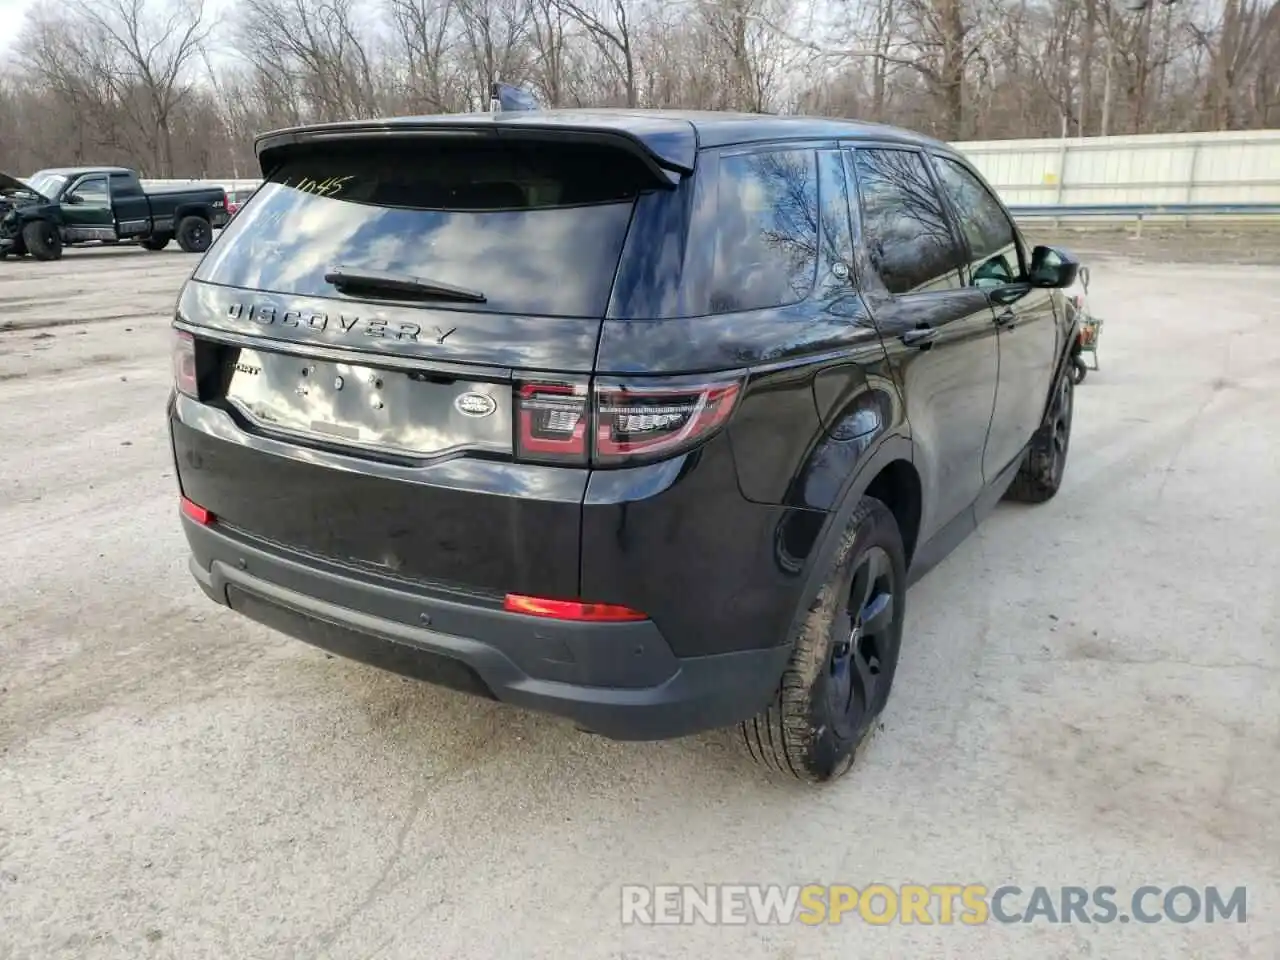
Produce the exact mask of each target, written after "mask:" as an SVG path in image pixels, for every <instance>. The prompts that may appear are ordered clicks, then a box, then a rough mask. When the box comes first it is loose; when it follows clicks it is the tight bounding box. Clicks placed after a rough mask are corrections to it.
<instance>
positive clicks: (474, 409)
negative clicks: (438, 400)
mask: <svg viewBox="0 0 1280 960" xmlns="http://www.w3.org/2000/svg"><path fill="white" fill-rule="evenodd" d="M453 405H454V407H456V408H457V411H458V412H459V413H460V414H462V415H463V416H464V417H487V416H489V414H491V413H493V411H495V410H497V409H498V404H497V402H496V401H495V400H494V399H493V397H491V396H489V395H488V394H487V393H464V394H461V395H460V396H459V397H458V398H457V399H456V400H454V401H453Z"/></svg>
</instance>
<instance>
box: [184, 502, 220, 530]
mask: <svg viewBox="0 0 1280 960" xmlns="http://www.w3.org/2000/svg"><path fill="white" fill-rule="evenodd" d="M182 512H183V513H185V514H186V515H187V516H188V517H190V518H191V519H192V520H194V521H195V522H196V523H198V524H200V526H202V527H207V526H208V525H209V524H211V523H213V514H212V513H210V512H209V511H208V510H206V509H205V508H204V507H202V506H200V504H198V503H192V502H191V501H190V500H188V499H187V498H186V497H183V498H182Z"/></svg>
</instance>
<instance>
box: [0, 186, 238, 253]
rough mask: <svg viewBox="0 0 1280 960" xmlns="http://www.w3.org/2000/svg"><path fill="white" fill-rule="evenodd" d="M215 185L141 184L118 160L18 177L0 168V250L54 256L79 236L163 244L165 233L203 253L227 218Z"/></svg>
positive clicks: (152, 245)
mask: <svg viewBox="0 0 1280 960" xmlns="http://www.w3.org/2000/svg"><path fill="white" fill-rule="evenodd" d="M227 219H228V217H227V200H226V194H225V193H224V192H223V190H222V188H220V187H205V186H187V185H180V186H171V187H169V186H166V187H153V188H150V189H146V190H144V189H143V187H142V183H141V182H140V181H139V180H138V175H137V174H136V173H135V172H134V171H132V170H129V169H127V168H125V167H67V168H60V169H50V170H40V171H38V172H37V173H34V174H32V175H31V176H30V177H27V178H26V180H25V181H22V180H17V179H15V178H14V177H10V176H7V175H5V174H0V256H6V255H9V254H14V255H19V256H21V255H22V254H24V253H27V254H30V255H31V256H33V257H35V258H36V259H37V260H57V259H58V258H60V257H61V256H62V250H63V248H64V247H67V246H72V245H75V244H80V243H92V242H95V241H96V242H102V243H140V244H141V245H142V246H143V247H145V248H146V249H148V250H162V249H164V248H165V247H166V246H168V244H169V241H170V240H174V239H176V240H177V241H178V246H179V247H181V248H182V249H183V250H185V251H187V252H188V253H203V252H204V251H205V250H207V249H209V244H210V243H211V242H212V241H213V231H214V229H215V228H217V227H221V226H223V225H224V224H225V223H226V222H227Z"/></svg>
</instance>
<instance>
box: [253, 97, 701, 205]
mask: <svg viewBox="0 0 1280 960" xmlns="http://www.w3.org/2000/svg"><path fill="white" fill-rule="evenodd" d="M503 116H505V117H507V118H508V119H506V120H502V119H500V118H502V117H503ZM432 137H441V138H449V139H455V140H456V139H469V138H471V139H477V140H482V139H483V140H488V139H493V138H498V139H507V138H509V139H511V140H524V141H538V140H543V141H561V142H562V141H564V140H566V139H571V140H577V141H579V142H585V143H598V144H602V145H607V146H611V147H616V148H618V149H622V150H626V151H627V152H628V153H630V154H631V155H632V156H634V157H636V158H637V159H638V160H640V161H641V162H642V163H643V164H644V165H645V166H646V167H648V168H649V170H650V171H651V172H652V173H653V174H654V177H655V179H656V180H657V181H658V182H659V183H660V184H662V185H664V186H672V187H673V186H676V185H677V184H679V182H680V180H681V178H682V177H683V176H685V175H687V174H690V173H692V172H693V165H694V159H695V156H696V154H697V139H696V135H695V134H694V131H693V126H692V125H689V127H688V133H687V135H683V136H677V135H673V134H672V132H670V131H663V134H662V135H660V136H644V135H642V134H639V133H636V132H633V131H628V130H626V129H624V128H621V127H618V126H616V125H608V124H598V123H592V122H591V121H590V120H584V121H581V122H567V121H566V119H565V118H564V117H552V116H548V117H546V119H545V120H544V119H543V116H542V114H541V112H540V111H538V110H537V109H534V110H523V109H522V110H515V111H504V112H499V113H496V114H478V115H472V116H469V117H468V116H460V117H458V118H457V119H456V120H455V119H454V118H452V117H448V116H434V117H422V118H405V119H399V120H395V121H368V122H350V121H347V122H341V123H328V124H319V125H317V126H314V127H295V128H292V129H287V130H276V131H272V132H271V133H264V134H262V135H261V136H259V137H258V138H257V139H256V140H255V142H254V148H255V150H256V152H257V154H258V163H259V165H260V166H261V168H262V175H263V178H264V179H265V178H269V177H270V176H271V172H272V170H274V169H275V168H276V167H277V166H279V164H280V163H281V161H282V160H283V159H284V157H285V155H286V154H288V153H292V152H293V149H292V148H296V147H301V146H304V145H306V144H312V143H314V144H322V143H337V142H342V141H348V142H349V141H353V140H364V141H370V140H372V141H387V140H403V139H415V140H424V139H430V138H432Z"/></svg>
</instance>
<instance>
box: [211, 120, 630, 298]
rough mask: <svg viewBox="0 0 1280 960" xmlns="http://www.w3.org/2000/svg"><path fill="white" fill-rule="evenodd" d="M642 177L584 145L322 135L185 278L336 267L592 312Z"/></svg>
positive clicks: (283, 285)
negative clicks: (332, 140)
mask: <svg viewBox="0 0 1280 960" xmlns="http://www.w3.org/2000/svg"><path fill="white" fill-rule="evenodd" d="M644 176H645V174H644V170H643V167H641V166H640V164H639V163H638V162H637V161H636V160H634V158H632V157H630V156H629V155H628V154H625V153H622V152H620V151H618V150H610V149H608V148H603V147H599V146H596V145H589V144H554V145H549V144H545V143H541V144H533V143H519V142H516V143H509V144H507V143H504V144H494V143H489V144H480V143H471V142H465V141H441V140H437V139H425V138H424V139H421V140H414V141H400V142H399V143H397V144H370V143H362V144H360V145H358V146H353V145H348V144H344V145H343V146H341V147H336V148H335V146H333V145H332V144H326V145H325V147H324V149H323V150H318V149H315V148H311V149H309V150H308V151H307V152H301V153H297V154H294V155H293V156H292V157H291V158H289V159H288V160H287V161H286V162H285V163H284V164H283V165H282V166H281V167H280V168H279V169H277V170H275V171H273V172H272V173H271V175H270V176H269V177H268V178H267V180H266V182H264V183H263V185H262V186H261V187H260V188H259V189H258V191H257V196H256V198H255V199H254V202H253V203H252V205H250V206H248V207H246V208H245V209H244V210H243V212H241V213H240V214H238V215H237V216H236V217H235V218H233V219H232V221H231V223H230V225H229V226H228V227H227V228H226V229H225V230H224V231H223V236H222V237H221V238H220V239H219V240H218V242H217V243H216V244H215V245H214V247H213V249H212V250H211V251H210V252H209V255H208V256H207V257H206V258H205V259H204V260H203V262H202V263H201V265H200V268H199V270H198V271H197V273H196V279H199V280H205V281H209V282H211V283H218V284H224V285H227V286H232V287H242V288H248V289H252V290H262V291H269V292H274V293H283V294H304V295H314V296H324V297H334V296H338V293H337V292H336V291H335V289H334V288H333V287H332V286H331V285H330V284H329V283H327V282H326V281H325V278H324V277H325V273H326V272H328V271H330V270H332V269H333V268H334V267H336V266H343V267H348V268H359V269H365V270H377V271H384V272H391V273H396V274H404V275H407V276H410V277H414V278H417V279H421V280H426V281H431V282H434V283H441V284H448V285H451V286H455V287H462V288H465V289H468V290H473V291H477V292H479V293H482V294H484V296H485V298H486V300H485V302H484V303H455V302H450V301H445V300H442V301H438V302H437V301H432V302H431V306H432V307H433V308H456V309H465V310H489V311H495V312H502V313H525V314H533V315H538V316H563V317H598V316H603V315H604V312H605V310H606V307H607V305H608V300H609V291H610V288H611V287H612V285H613V278H614V273H615V272H616V270H617V266H618V258H619V256H620V254H621V250H622V244H623V241H624V240H625V238H626V233H627V226H628V223H629V222H630V217H631V208H632V206H633V204H634V202H635V198H636V196H637V195H638V194H639V191H640V189H641V187H642V186H643V185H644Z"/></svg>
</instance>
